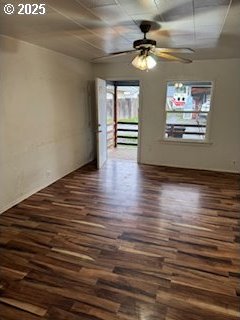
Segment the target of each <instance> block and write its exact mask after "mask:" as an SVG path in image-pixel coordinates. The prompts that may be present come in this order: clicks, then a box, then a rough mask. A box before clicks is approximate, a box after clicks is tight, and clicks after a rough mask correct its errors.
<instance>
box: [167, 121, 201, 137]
mask: <svg viewBox="0 0 240 320" xmlns="http://www.w3.org/2000/svg"><path fill="white" fill-rule="evenodd" d="M165 133H166V135H167V137H169V138H170V137H172V138H182V137H183V135H188V136H190V135H191V136H199V137H200V136H205V135H206V125H202V124H176V123H171V124H167V126H166V130H165Z"/></svg>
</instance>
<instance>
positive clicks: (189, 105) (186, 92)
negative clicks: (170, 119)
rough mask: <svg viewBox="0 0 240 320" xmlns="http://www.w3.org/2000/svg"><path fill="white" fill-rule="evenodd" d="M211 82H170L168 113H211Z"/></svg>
mask: <svg viewBox="0 0 240 320" xmlns="http://www.w3.org/2000/svg"><path fill="white" fill-rule="evenodd" d="M211 90H212V83H211V82H186V81H184V82H169V83H168V86H167V99H166V110H167V111H171V110H172V111H183V110H186V111H203V112H209V111H210V101H211Z"/></svg>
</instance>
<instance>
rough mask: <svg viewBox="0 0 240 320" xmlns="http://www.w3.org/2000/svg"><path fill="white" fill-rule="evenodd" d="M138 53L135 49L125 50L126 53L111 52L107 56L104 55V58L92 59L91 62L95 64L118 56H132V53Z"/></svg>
mask: <svg viewBox="0 0 240 320" xmlns="http://www.w3.org/2000/svg"><path fill="white" fill-rule="evenodd" d="M138 52H139V50H136V49H133V50H126V51H119V52H113V53H109V54H108V55H106V56H103V57H99V58H95V59H92V61H93V62H95V61H96V62H97V61H101V60H105V59H108V58H114V57H120V56H125V55H127V54H133V53H138Z"/></svg>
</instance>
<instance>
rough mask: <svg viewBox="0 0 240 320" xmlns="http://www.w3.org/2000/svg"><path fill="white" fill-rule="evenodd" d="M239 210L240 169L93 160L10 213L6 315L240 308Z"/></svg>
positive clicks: (2, 292) (182, 317) (230, 314)
mask: <svg viewBox="0 0 240 320" xmlns="http://www.w3.org/2000/svg"><path fill="white" fill-rule="evenodd" d="M239 210H240V205H239V176H237V175H233V174H224V173H211V172H204V171H194V170H183V169H171V168H164V167H153V166H138V165H137V164H136V163H133V162H128V161H122V162H121V161H116V160H115V161H109V162H108V163H107V165H106V166H105V167H104V168H103V169H102V170H101V171H97V170H95V168H94V166H93V165H92V164H91V165H88V166H85V167H84V168H82V169H80V170H78V171H76V172H74V173H72V174H70V175H68V176H66V177H65V178H63V179H61V180H59V181H58V182H56V183H54V184H53V185H51V186H49V187H47V188H46V189H44V190H42V191H41V192H38V193H37V194H35V195H33V196H31V197H30V198H29V199H27V200H25V201H23V202H22V203H20V204H19V205H17V206H15V207H14V208H12V209H10V210H8V211H7V212H5V213H4V214H3V215H1V216H0V231H1V235H0V244H1V252H0V254H1V255H0V259H1V260H0V262H1V263H0V265H1V267H0V319H1V320H3V319H4V320H18V319H19V320H20V319H21V320H37V319H51V320H63V319H66V320H80V319H81V320H85V319H86V320H92V319H103V320H116V319H126V320H233V319H234V320H235V319H239V318H240V311H239V295H240V286H239V281H240V278H239V277H240V255H239V253H240V251H239V242H240V237H239V221H240V213H239V212H240V211H239Z"/></svg>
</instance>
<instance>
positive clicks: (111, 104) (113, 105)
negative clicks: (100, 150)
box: [106, 81, 139, 162]
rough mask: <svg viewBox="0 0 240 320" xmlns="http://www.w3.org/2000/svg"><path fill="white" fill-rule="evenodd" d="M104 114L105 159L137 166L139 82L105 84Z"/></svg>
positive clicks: (109, 82) (111, 82)
mask: <svg viewBox="0 0 240 320" xmlns="http://www.w3.org/2000/svg"><path fill="white" fill-rule="evenodd" d="M106 114H107V150H108V158H109V159H112V160H131V161H135V162H137V160H138V144H139V134H138V133H139V81H108V82H107V105H106Z"/></svg>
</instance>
